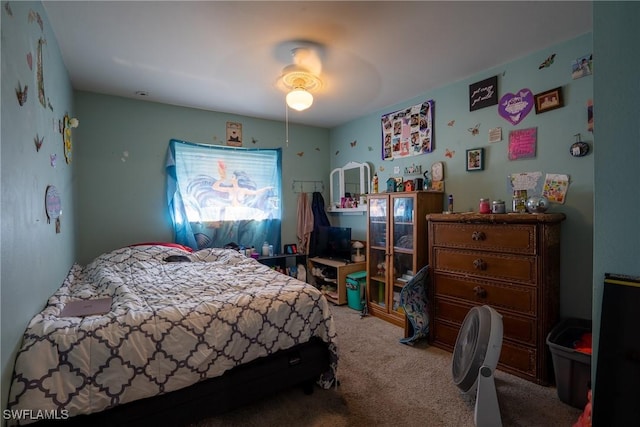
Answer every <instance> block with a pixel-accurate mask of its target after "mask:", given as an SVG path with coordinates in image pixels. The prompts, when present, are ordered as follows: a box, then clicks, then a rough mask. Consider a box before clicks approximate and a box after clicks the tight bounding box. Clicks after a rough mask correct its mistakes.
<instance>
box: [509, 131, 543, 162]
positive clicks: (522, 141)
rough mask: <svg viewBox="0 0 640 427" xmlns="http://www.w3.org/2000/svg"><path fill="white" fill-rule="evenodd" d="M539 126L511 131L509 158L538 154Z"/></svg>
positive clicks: (515, 158) (526, 157)
mask: <svg viewBox="0 0 640 427" xmlns="http://www.w3.org/2000/svg"><path fill="white" fill-rule="evenodd" d="M537 135H538V128H529V129H519V130H512V131H511V132H509V160H519V159H529V158H532V157H535V156H536V145H537Z"/></svg>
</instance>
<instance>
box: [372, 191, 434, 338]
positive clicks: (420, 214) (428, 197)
mask: <svg viewBox="0 0 640 427" xmlns="http://www.w3.org/2000/svg"><path fill="white" fill-rule="evenodd" d="M443 203H444V193H442V192H432V191H413V192H411V191H409V192H398V193H378V194H370V195H369V196H368V202H367V207H368V211H367V261H366V262H367V289H366V294H367V307H368V309H369V314H371V315H373V316H376V317H379V318H381V319H383V320H386V321H387V322H390V323H392V324H394V325H396V326H400V327H402V328H404V327H405V317H406V316H405V315H404V311H403V310H402V307H400V291H401V290H402V288H403V287H404V285H405V284H406V283H407V281H408V280H409V278H410V277H411V276H412V275H415V274H416V273H417V272H418V271H419V270H420V269H421V268H422V267H424V266H425V265H427V259H428V252H427V241H426V239H425V238H424V236H426V233H427V221H426V219H425V217H426V215H427V214H428V213H433V212H442V209H443V206H444V205H443Z"/></svg>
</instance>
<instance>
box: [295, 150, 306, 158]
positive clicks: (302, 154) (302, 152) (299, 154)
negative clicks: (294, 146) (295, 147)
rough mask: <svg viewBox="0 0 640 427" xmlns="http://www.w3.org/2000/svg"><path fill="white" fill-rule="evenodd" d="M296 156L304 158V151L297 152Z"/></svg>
mask: <svg viewBox="0 0 640 427" xmlns="http://www.w3.org/2000/svg"><path fill="white" fill-rule="evenodd" d="M296 154H297V155H298V156H299V157H302V156H304V151H299V152H297V153H296Z"/></svg>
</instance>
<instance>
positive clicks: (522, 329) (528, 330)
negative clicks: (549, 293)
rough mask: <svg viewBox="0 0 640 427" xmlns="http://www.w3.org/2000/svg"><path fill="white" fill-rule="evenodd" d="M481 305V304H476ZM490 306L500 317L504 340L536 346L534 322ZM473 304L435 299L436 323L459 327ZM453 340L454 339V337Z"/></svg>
mask: <svg viewBox="0 0 640 427" xmlns="http://www.w3.org/2000/svg"><path fill="white" fill-rule="evenodd" d="M477 305H482V304H477ZM487 305H491V307H493V308H494V309H496V310H497V311H498V313H500V314H501V315H502V327H503V333H504V336H505V338H509V339H512V340H514V341H518V342H520V343H522V344H528V345H536V343H537V336H536V330H537V328H536V325H537V323H536V321H535V319H531V318H528V317H521V316H517V315H514V314H511V313H508V312H505V311H503V310H501V309H500V307H498V306H495V305H493V304H487ZM473 306H474V304H465V303H461V302H455V301H450V300H447V299H444V298H437V299H436V303H435V317H436V319H437V321H436V323H439V321H445V322H448V323H453V324H456V325H458V327H459V325H461V324H462V322H463V321H464V318H465V316H466V315H467V313H468V312H469V310H470V309H471V307H473ZM454 339H455V337H454Z"/></svg>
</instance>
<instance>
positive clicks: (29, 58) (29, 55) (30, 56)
mask: <svg viewBox="0 0 640 427" xmlns="http://www.w3.org/2000/svg"><path fill="white" fill-rule="evenodd" d="M27 65H28V66H29V70H32V71H33V54H32V53H31V52H28V53H27Z"/></svg>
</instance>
